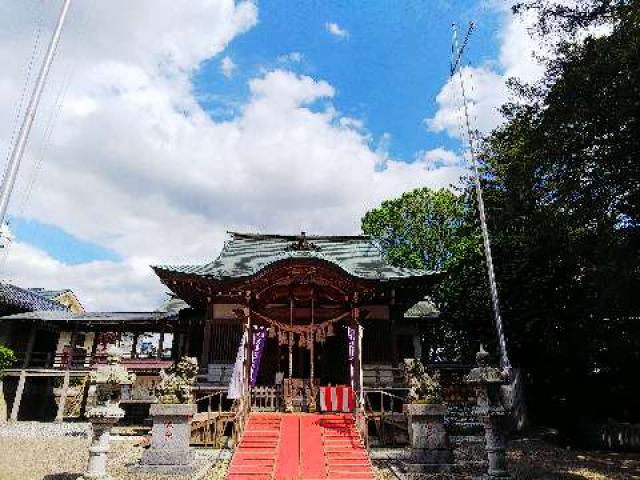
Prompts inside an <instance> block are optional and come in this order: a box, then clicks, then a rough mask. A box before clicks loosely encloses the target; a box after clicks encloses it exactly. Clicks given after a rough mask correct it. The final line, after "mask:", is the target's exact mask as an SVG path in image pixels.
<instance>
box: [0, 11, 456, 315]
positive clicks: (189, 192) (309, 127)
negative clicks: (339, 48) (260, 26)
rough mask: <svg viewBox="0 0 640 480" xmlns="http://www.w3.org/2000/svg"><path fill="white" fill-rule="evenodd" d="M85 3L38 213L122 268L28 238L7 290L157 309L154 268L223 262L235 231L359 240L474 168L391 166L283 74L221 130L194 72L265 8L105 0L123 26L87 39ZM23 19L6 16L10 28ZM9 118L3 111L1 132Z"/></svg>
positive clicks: (309, 88) (14, 80)
mask: <svg viewBox="0 0 640 480" xmlns="http://www.w3.org/2000/svg"><path fill="white" fill-rule="evenodd" d="M9 3H11V2H8V1H5V2H4V3H0V13H2V10H8V8H9V7H8V4H9ZM39 4H40V3H39ZM176 4H179V5H176ZM46 5H47V6H48V4H46ZM84 5H85V4H83V3H80V2H78V3H76V4H75V6H77V7H76V8H77V9H78V10H76V11H75V12H76V13H75V15H76V16H72V17H71V18H70V24H69V26H70V29H69V30H68V31H67V32H66V34H65V45H63V48H61V50H60V52H59V55H58V61H57V64H56V69H57V73H56V72H54V75H53V76H52V82H51V85H50V88H48V90H47V94H46V96H45V99H44V101H43V109H42V110H41V116H40V118H41V119H43V118H44V119H46V118H47V117H48V116H49V114H50V113H51V111H52V104H53V101H54V100H55V97H56V93H57V88H56V87H57V86H58V85H60V84H61V82H60V79H61V78H64V73H65V72H64V67H65V65H67V66H68V64H69V61H71V62H72V63H75V69H76V70H75V74H74V77H73V82H72V83H71V85H70V87H69V91H68V93H67V95H66V97H65V101H64V105H63V108H62V110H61V112H60V116H59V119H58V122H57V125H56V130H55V132H54V135H53V137H52V138H51V142H50V144H49V146H48V147H46V148H45V156H44V158H45V162H44V164H43V167H42V170H41V172H40V174H39V181H38V182H37V184H36V188H35V189H34V191H33V194H32V196H31V199H30V202H29V203H28V205H27V209H26V211H25V213H26V215H27V216H29V217H33V218H35V219H37V220H39V221H41V222H45V223H50V224H53V225H57V226H59V227H61V228H63V229H65V230H66V231H68V232H69V233H71V234H73V235H75V236H77V237H79V238H81V239H83V240H86V241H92V242H95V243H97V244H100V245H102V246H105V247H107V248H110V249H112V250H114V251H115V252H117V253H118V254H119V255H120V256H121V257H122V258H123V259H124V260H123V261H122V262H92V263H87V264H82V265H73V266H71V265H65V264H62V263H60V262H58V261H56V260H54V259H52V258H50V257H48V256H47V255H46V254H44V253H43V252H41V251H38V250H36V249H33V248H32V247H29V246H26V245H23V244H20V243H17V244H16V245H15V246H14V247H12V249H11V251H10V257H9V261H8V263H7V269H6V271H4V272H3V273H4V274H5V275H7V278H8V279H9V280H14V281H16V282H17V283H19V284H21V285H25V286H29V285H33V286H49V287H72V288H74V289H75V290H77V291H78V293H79V295H80V298H81V300H82V301H83V303H84V304H85V305H86V306H87V307H89V308H92V309H97V308H109V309H119V310H127V309H140V308H153V307H154V306H155V302H157V300H158V299H159V298H160V296H161V292H163V291H164V288H163V286H162V285H161V284H160V282H159V281H158V280H157V279H156V278H155V277H154V274H153V272H152V271H151V270H150V269H149V268H148V266H147V265H149V264H154V263H182V262H184V263H198V262H204V261H209V260H211V258H213V257H215V255H217V253H218V251H219V249H220V248H221V247H222V242H223V239H224V232H225V231H226V230H228V229H234V230H249V231H271V232H298V231H300V230H305V231H309V232H318V233H336V234H340V233H357V232H358V231H359V222H360V218H361V216H362V214H363V213H364V212H365V211H366V210H367V209H369V208H371V207H373V206H375V205H377V204H378V203H379V202H380V201H381V200H383V199H385V198H389V197H391V196H394V195H398V194H400V193H401V192H404V191H406V190H409V189H412V188H416V187H419V186H433V187H440V186H447V185H449V184H451V183H453V182H456V181H457V179H458V177H459V174H460V173H461V169H460V168H459V167H457V166H455V165H446V166H444V167H443V168H438V169H433V168H432V167H433V165H431V164H430V163H429V162H428V159H420V160H419V161H416V162H413V163H405V162H401V161H397V160H394V159H392V158H389V157H388V155H387V154H386V153H385V152H384V151H382V150H384V149H381V150H378V149H376V148H375V147H374V146H372V145H371V143H372V142H371V138H370V136H369V134H368V133H367V132H366V130H365V127H364V125H363V124H362V122H361V121H359V120H358V119H350V118H347V117H343V116H341V115H340V114H339V112H337V111H336V109H335V108H334V107H333V105H332V99H333V97H334V95H335V89H334V88H333V86H332V85H330V84H329V83H327V82H325V81H322V80H320V79H314V78H311V77H308V76H301V75H296V74H294V73H292V72H290V71H287V70H284V69H278V70H273V71H268V72H265V73H264V74H262V75H261V76H259V77H257V78H254V79H252V80H251V81H250V82H249V88H250V98H249V99H248V101H247V103H246V104H245V105H243V106H241V108H240V109H239V113H238V115H237V116H236V117H235V118H233V119H231V120H227V121H224V122H216V121H214V120H212V119H211V117H210V116H209V115H208V114H207V113H206V112H204V111H203V110H202V108H201V107H200V106H199V105H198V103H197V102H196V100H195V98H194V95H193V90H192V85H191V81H190V78H191V74H192V72H193V71H194V70H195V69H196V68H198V66H199V65H200V63H201V62H202V61H204V60H206V59H207V58H210V57H212V56H215V55H218V54H220V53H221V52H222V51H223V49H224V46H225V45H226V44H227V43H228V42H229V41H230V40H231V39H232V38H233V37H234V35H238V34H240V33H241V32H243V31H245V30H247V29H248V28H250V27H251V26H252V25H253V24H254V23H255V22H256V9H255V6H254V5H253V4H252V3H247V2H242V3H237V4H234V3H233V2H231V1H224V0H220V1H215V2H211V1H204V0H203V1H202V2H195V1H192V0H191V1H188V2H187V1H185V2H182V3H180V2H176V1H175V0H171V1H166V2H163V3H162V8H161V7H158V2H157V1H155V0H154V1H151V0H149V1H146V2H143V1H139V2H135V5H129V2H127V3H126V5H125V3H122V5H117V4H115V2H108V3H100V2H99V3H97V4H95V5H96V8H98V9H99V11H98V12H96V15H95V16H96V18H98V19H102V18H107V17H108V18H110V21H109V22H102V21H99V22H96V24H99V25H97V26H96V27H95V28H94V27H93V26H92V29H91V35H88V36H86V37H81V36H79V35H77V34H76V32H75V31H74V23H73V22H74V21H75V22H77V21H78V19H79V18H80V17H79V16H78V14H79V13H83V9H85V8H88V7H85V6H84ZM118 7H120V8H118ZM164 7H166V8H164ZM111 10H113V11H114V13H113V14H112V13H111ZM123 11H126V12H127V14H126V15H125V14H124V13H122V12H123ZM118 12H120V13H118ZM48 13H49V14H50V16H51V17H52V18H53V17H54V16H55V12H54V11H53V9H52V10H51V11H50V12H48ZM152 13H153V14H152ZM114 15H115V16H116V17H117V18H114ZM120 17H122V18H120ZM15 19H16V16H15V15H14V16H13V17H12V16H8V15H0V27H3V26H4V25H3V22H6V23H7V24H8V25H16V23H14V22H15V21H16V20H15ZM119 20H121V22H123V23H119ZM17 25H21V30H20V32H17V33H16V32H15V31H13V33H11V32H12V30H11V28H13V29H14V30H15V27H14V26H12V27H11V28H9V27H8V28H6V29H5V28H0V32H9V33H11V35H10V38H5V37H0V60H6V61H7V65H9V66H11V68H7V69H4V68H3V70H2V72H0V101H2V102H3V104H5V105H10V104H12V102H13V101H14V100H15V98H19V87H20V85H21V83H20V82H21V75H20V71H21V68H23V67H22V65H21V63H20V62H19V61H18V60H16V58H15V57H16V56H17V57H19V56H20V55H16V52H15V44H16V38H18V37H20V38H21V39H22V37H24V38H28V34H27V32H31V29H32V25H33V24H32V23H30V22H28V21H27V20H26V19H23V21H22V22H21V23H20V22H18V23H17ZM7 35H8V34H7ZM17 43H18V44H19V43H20V42H17ZM22 59H23V60H24V58H22ZM311 106H313V108H310V107H311ZM11 114H12V112H11V111H10V109H6V110H5V111H3V112H2V113H0V115H2V116H3V117H2V118H1V119H0V124H2V125H4V124H10V121H11ZM45 123H46V122H43V121H42V120H39V121H38V125H36V130H35V131H34V137H33V140H34V142H33V143H32V145H31V147H30V149H29V152H28V155H27V157H26V163H25V169H24V170H23V171H22V172H21V176H20V184H19V185H18V190H19V193H20V192H22V191H24V190H26V188H27V183H28V179H29V176H30V175H29V173H30V172H32V171H34V170H35V157H36V156H37V155H36V154H37V152H38V148H39V144H40V143H41V142H42V138H43V130H44V125H45ZM7 130H9V128H7V129H5V128H2V129H0V132H2V133H0V141H4V142H6V141H7V137H6V136H5V137H2V135H4V133H3V132H6V131H7ZM425 155H426V154H425ZM441 157H442V155H441ZM445 157H446V155H445ZM443 158H444V157H443ZM18 198H20V195H18ZM19 203H20V202H19V201H16V202H14V203H13V204H12V206H11V209H12V211H13V212H16V210H17V209H18V208H19Z"/></svg>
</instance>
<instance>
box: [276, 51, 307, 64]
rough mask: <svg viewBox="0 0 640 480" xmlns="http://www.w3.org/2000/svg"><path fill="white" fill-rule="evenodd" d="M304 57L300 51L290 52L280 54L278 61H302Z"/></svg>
mask: <svg viewBox="0 0 640 480" xmlns="http://www.w3.org/2000/svg"><path fill="white" fill-rule="evenodd" d="M303 59H304V55H303V54H302V53H300V52H290V53H287V54H286V55H280V56H279V57H278V59H277V60H278V62H280V63H288V62H291V63H300V62H301V61H302V60H303Z"/></svg>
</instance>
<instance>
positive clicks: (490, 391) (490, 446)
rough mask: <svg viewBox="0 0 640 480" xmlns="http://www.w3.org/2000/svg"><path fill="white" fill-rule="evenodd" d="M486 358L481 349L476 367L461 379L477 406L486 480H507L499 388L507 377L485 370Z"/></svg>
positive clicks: (492, 369) (504, 416)
mask: <svg viewBox="0 0 640 480" xmlns="http://www.w3.org/2000/svg"><path fill="white" fill-rule="evenodd" d="M488 360H489V354H488V353H487V352H486V351H485V350H484V348H483V347H482V345H481V346H480V351H479V352H478V353H477V354H476V361H477V363H478V366H477V367H476V368H473V369H472V370H471V372H470V373H469V375H467V376H466V377H465V382H467V383H469V384H471V385H474V386H475V389H476V395H477V397H478V403H477V406H476V408H475V411H476V413H477V414H478V416H479V417H480V420H481V422H482V424H483V425H484V432H485V448H486V450H487V455H488V459H489V469H488V478H489V479H500V480H501V479H505V480H506V479H510V478H511V475H509V472H508V471H507V431H508V426H507V422H508V415H507V413H508V412H507V409H506V408H505V407H504V402H503V399H502V387H503V386H504V385H506V384H508V383H509V375H508V374H507V373H506V372H504V371H501V370H499V369H497V368H495V367H490V366H488Z"/></svg>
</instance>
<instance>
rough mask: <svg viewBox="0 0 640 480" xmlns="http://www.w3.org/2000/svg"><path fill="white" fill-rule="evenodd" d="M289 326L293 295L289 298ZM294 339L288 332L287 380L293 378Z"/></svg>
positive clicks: (291, 316) (290, 323)
mask: <svg viewBox="0 0 640 480" xmlns="http://www.w3.org/2000/svg"><path fill="white" fill-rule="evenodd" d="M289 325H293V293H291V296H290V297H289ZM294 340H295V338H294V336H293V333H291V332H289V335H288V344H289V379H291V378H292V377H293V342H294Z"/></svg>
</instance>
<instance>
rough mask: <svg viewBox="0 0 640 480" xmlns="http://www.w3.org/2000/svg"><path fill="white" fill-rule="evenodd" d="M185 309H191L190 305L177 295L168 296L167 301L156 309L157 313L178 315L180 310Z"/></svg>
mask: <svg viewBox="0 0 640 480" xmlns="http://www.w3.org/2000/svg"><path fill="white" fill-rule="evenodd" d="M185 308H189V304H188V303H187V302H185V301H184V300H182V299H181V298H178V297H176V296H175V295H168V296H167V299H166V300H165V301H164V302H162V305H160V306H159V307H158V308H157V309H156V312H169V313H178V312H179V311H180V310H183V309H185Z"/></svg>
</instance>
